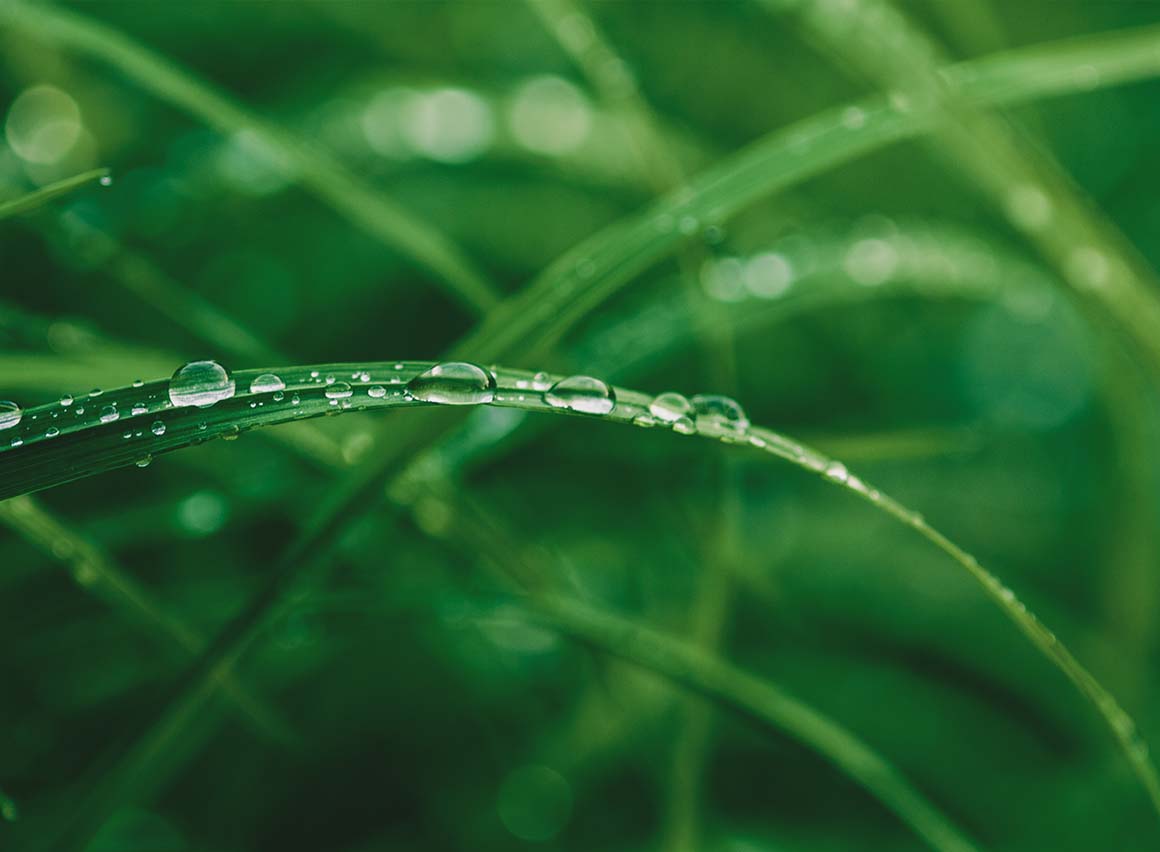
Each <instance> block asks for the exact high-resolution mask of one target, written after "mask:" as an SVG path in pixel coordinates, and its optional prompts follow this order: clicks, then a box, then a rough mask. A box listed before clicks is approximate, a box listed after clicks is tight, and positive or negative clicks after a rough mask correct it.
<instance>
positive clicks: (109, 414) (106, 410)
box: [100, 405, 121, 423]
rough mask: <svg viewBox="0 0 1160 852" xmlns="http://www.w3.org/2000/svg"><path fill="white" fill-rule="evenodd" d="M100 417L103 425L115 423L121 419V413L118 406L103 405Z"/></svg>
mask: <svg viewBox="0 0 1160 852" xmlns="http://www.w3.org/2000/svg"><path fill="white" fill-rule="evenodd" d="M100 417H101V422H102V423H113V422H114V421H117V420H120V419H121V412H119V411H118V410H117V406H115V405H103V406H101V414H100Z"/></svg>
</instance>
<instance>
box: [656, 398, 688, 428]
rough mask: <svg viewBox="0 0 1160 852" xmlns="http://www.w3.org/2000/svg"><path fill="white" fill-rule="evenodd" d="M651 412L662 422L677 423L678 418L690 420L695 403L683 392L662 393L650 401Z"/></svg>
mask: <svg viewBox="0 0 1160 852" xmlns="http://www.w3.org/2000/svg"><path fill="white" fill-rule="evenodd" d="M648 410H649V413H650V414H652V416H653V417H655V418H656V419H657V420H659V421H661V422H662V423H676V422H677V421H678V420H681V419H685V420H688V419H689V418H688V415H689V414H690V412H692V410H693V404H692V403H691V402H689V400H687V399H686V398H685V397H684V395H683V394H679V393H673V392H672V391H670V392H668V393H662V394H661V395H660V396H658V397H657V398H656V399H654V400H653V401H652V402H650V403H649V406H648Z"/></svg>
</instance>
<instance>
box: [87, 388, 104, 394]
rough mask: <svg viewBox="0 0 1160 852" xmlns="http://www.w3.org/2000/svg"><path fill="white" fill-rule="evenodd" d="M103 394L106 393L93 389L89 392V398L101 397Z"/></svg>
mask: <svg viewBox="0 0 1160 852" xmlns="http://www.w3.org/2000/svg"><path fill="white" fill-rule="evenodd" d="M103 393H104V391H103V390H101V389H100V388H93V389H92V390H91V391H89V396H100V395H101V394H103Z"/></svg>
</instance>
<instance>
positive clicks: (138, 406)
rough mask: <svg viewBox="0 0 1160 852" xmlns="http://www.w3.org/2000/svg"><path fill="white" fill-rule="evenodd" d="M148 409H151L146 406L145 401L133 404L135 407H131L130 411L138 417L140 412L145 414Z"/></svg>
mask: <svg viewBox="0 0 1160 852" xmlns="http://www.w3.org/2000/svg"><path fill="white" fill-rule="evenodd" d="M148 410H149V409H148V408H147V407H146V406H145V403H143V402H138V403H136V404H135V405H134V406H133V408H132V409H130V413H131V414H132V415H133V416H134V417H136V416H137V415H138V414H144V413H145V412H147V411H148Z"/></svg>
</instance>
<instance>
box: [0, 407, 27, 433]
mask: <svg viewBox="0 0 1160 852" xmlns="http://www.w3.org/2000/svg"><path fill="white" fill-rule="evenodd" d="M23 416H24V412H23V411H21V410H20V406H19V405H17V404H16V403H15V402H8V401H3V402H0V429H11V428H12V427H13V426H15V425H16V424H17V423H19V422H20V418H21V417H23Z"/></svg>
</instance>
